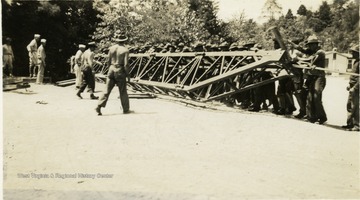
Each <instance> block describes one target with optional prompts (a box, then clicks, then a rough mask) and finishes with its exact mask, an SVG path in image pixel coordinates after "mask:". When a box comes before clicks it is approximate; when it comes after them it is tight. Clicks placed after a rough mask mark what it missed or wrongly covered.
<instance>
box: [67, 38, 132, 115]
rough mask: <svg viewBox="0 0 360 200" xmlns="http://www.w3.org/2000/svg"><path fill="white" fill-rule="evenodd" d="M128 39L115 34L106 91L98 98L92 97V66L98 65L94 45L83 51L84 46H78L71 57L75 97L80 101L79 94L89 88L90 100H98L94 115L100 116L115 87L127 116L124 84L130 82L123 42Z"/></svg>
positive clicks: (126, 50)
mask: <svg viewBox="0 0 360 200" xmlns="http://www.w3.org/2000/svg"><path fill="white" fill-rule="evenodd" d="M127 40H128V38H127V37H126V36H125V35H124V34H121V33H120V32H116V33H115V35H114V37H113V41H114V42H115V43H116V44H114V45H113V46H111V47H110V48H109V52H108V61H107V64H108V66H109V70H108V74H107V78H106V91H105V92H104V94H103V95H102V96H101V98H100V99H99V97H97V96H95V95H94V92H95V72H94V66H95V65H96V64H100V65H101V63H99V62H98V61H96V60H95V59H94V56H95V52H94V50H95V48H96V43H95V42H90V43H88V44H87V46H88V49H86V50H85V48H86V46H85V45H83V44H79V50H78V51H77V52H76V54H75V56H74V57H73V62H74V73H75V76H76V81H75V84H76V88H78V91H77V93H76V95H77V96H78V97H79V98H80V99H82V96H81V93H82V92H83V91H84V90H85V88H86V87H88V88H89V92H90V99H93V100H97V99H99V102H98V106H97V107H96V109H95V110H96V113H97V114H98V115H102V112H101V108H104V107H105V106H106V104H107V102H108V99H109V96H110V93H111V91H112V89H113V88H114V87H115V85H116V86H117V87H118V89H119V93H120V101H121V106H122V109H123V113H124V114H129V113H131V112H132V111H130V105H129V97H128V94H127V88H126V83H127V81H128V82H129V81H130V76H129V70H128V66H129V50H128V48H127V47H125V42H126V41H127Z"/></svg>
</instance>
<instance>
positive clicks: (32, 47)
mask: <svg viewBox="0 0 360 200" xmlns="http://www.w3.org/2000/svg"><path fill="white" fill-rule="evenodd" d="M38 42H40V35H39V34H35V35H34V39H33V40H31V42H30V43H29V44H28V45H27V46H26V49H27V50H28V52H29V74H30V77H35V76H36V73H35V71H36V66H37V55H36V53H37V49H38Z"/></svg>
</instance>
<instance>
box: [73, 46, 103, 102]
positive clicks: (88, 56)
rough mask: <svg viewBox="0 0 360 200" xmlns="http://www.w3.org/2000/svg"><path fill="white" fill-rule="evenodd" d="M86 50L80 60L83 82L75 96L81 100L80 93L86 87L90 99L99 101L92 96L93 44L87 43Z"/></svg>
mask: <svg viewBox="0 0 360 200" xmlns="http://www.w3.org/2000/svg"><path fill="white" fill-rule="evenodd" d="M88 47H89V48H88V49H87V50H86V51H85V52H84V54H83V55H82V59H81V71H82V73H83V81H82V83H81V86H80V89H79V90H78V92H77V93H76V95H77V96H78V97H79V98H80V99H82V96H81V93H82V92H84V90H85V88H86V86H88V87H89V89H90V91H89V92H90V99H99V97H97V96H95V95H94V90H95V78H94V74H93V72H92V71H93V66H94V64H95V62H94V56H95V53H94V50H95V48H96V44H95V42H89V43H88Z"/></svg>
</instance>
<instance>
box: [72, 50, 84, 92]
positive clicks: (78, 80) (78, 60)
mask: <svg viewBox="0 0 360 200" xmlns="http://www.w3.org/2000/svg"><path fill="white" fill-rule="evenodd" d="M85 47H86V46H85V45H84V44H79V50H78V51H77V52H76V54H75V58H74V62H75V66H74V72H75V77H76V79H75V87H76V88H78V89H79V88H80V86H81V83H82V73H81V68H80V67H81V59H82V55H83V53H84V51H85Z"/></svg>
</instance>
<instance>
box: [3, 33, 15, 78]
mask: <svg viewBox="0 0 360 200" xmlns="http://www.w3.org/2000/svg"><path fill="white" fill-rule="evenodd" d="M14 60H15V58H14V52H13V50H12V47H11V38H6V39H5V43H4V45H3V75H4V74H5V73H4V69H5V70H7V71H8V73H9V76H10V77H12V76H13V61H14Z"/></svg>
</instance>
